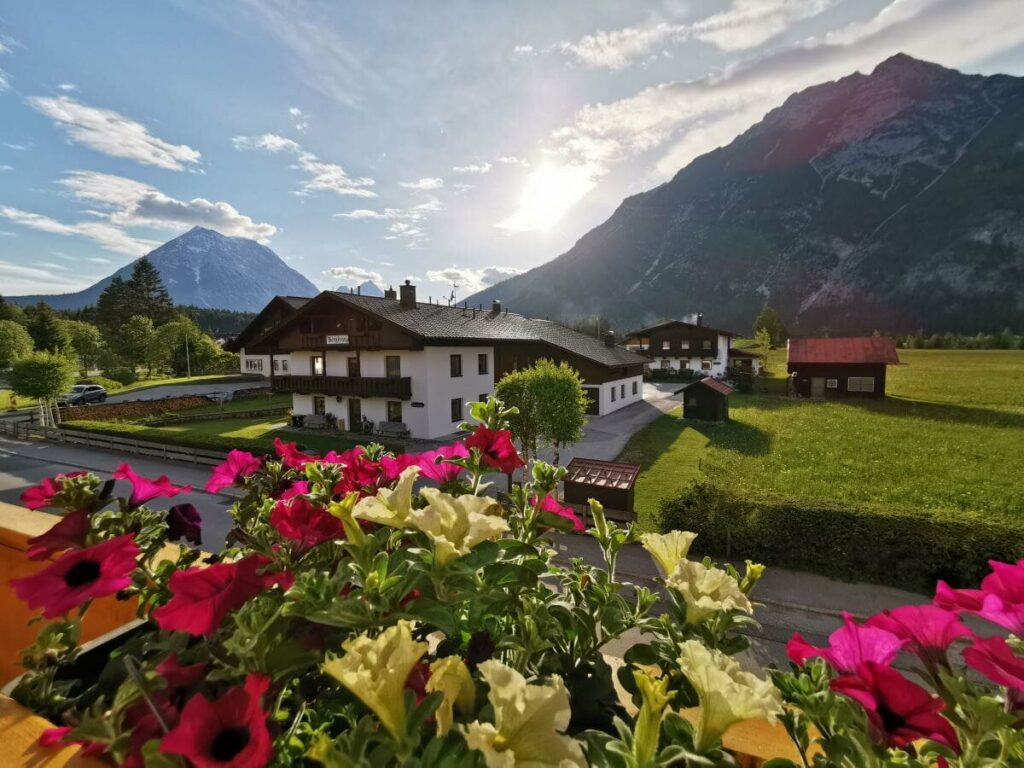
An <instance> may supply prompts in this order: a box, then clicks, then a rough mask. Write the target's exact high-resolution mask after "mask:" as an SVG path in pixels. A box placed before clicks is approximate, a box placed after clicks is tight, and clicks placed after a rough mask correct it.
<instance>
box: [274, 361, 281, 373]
mask: <svg viewBox="0 0 1024 768" xmlns="http://www.w3.org/2000/svg"><path fill="white" fill-rule="evenodd" d="M274 370H275V371H279V370H281V361H280V360H278V359H277V358H275V359H274Z"/></svg>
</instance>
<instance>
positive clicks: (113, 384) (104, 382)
mask: <svg viewBox="0 0 1024 768" xmlns="http://www.w3.org/2000/svg"><path fill="white" fill-rule="evenodd" d="M78 383H79V384H99V385H100V386H101V387H103V388H104V389H105V390H107V391H108V392H114V391H115V390H118V389H124V384H122V383H121V382H120V381H115V380H114V379H108V378H107V377H106V376H89V377H87V378H84V379H79V380H78Z"/></svg>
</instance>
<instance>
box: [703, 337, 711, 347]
mask: <svg viewBox="0 0 1024 768" xmlns="http://www.w3.org/2000/svg"><path fill="white" fill-rule="evenodd" d="M704 349H711V342H710V341H708V340H707V339H705V340H704Z"/></svg>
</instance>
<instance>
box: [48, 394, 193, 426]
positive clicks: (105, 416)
mask: <svg viewBox="0 0 1024 768" xmlns="http://www.w3.org/2000/svg"><path fill="white" fill-rule="evenodd" d="M209 404H210V401H209V400H208V399H207V398H205V397H198V396H195V395H190V396H188V397H166V398H163V399H161V400H132V401H130V402H127V403H110V404H103V405H90V406H82V405H79V406H74V407H71V408H61V409H60V417H61V419H64V420H65V421H69V420H74V419H76V418H79V417H83V416H88V417H89V418H90V419H93V420H96V421H134V420H136V419H141V418H144V417H146V416H155V415H157V414H164V413H170V412H173V411H184V410H187V409H189V408H199V407H201V406H204V405H209Z"/></svg>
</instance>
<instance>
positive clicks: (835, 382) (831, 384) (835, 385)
mask: <svg viewBox="0 0 1024 768" xmlns="http://www.w3.org/2000/svg"><path fill="white" fill-rule="evenodd" d="M825 389H839V379H825Z"/></svg>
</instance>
